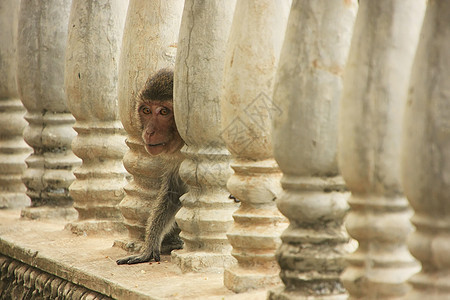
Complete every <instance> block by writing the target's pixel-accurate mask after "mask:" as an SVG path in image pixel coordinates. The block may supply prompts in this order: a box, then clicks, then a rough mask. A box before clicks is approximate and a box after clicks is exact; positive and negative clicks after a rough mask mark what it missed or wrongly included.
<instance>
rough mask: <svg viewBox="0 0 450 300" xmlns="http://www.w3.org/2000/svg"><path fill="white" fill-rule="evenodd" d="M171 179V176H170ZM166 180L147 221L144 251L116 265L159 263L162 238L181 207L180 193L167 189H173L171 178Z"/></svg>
mask: <svg viewBox="0 0 450 300" xmlns="http://www.w3.org/2000/svg"><path fill="white" fill-rule="evenodd" d="M170 177H171V176H170ZM170 177H169V178H166V180H167V182H164V183H163V184H162V188H161V190H160V194H159V196H158V201H157V202H158V203H157V205H156V207H155V210H154V211H153V214H151V216H150V217H149V219H148V221H147V229H146V241H145V245H144V250H143V251H142V253H141V254H139V255H133V256H129V257H126V258H123V259H119V260H117V261H116V262H117V264H118V265H122V264H138V263H143V262H148V261H150V260H151V259H154V260H155V261H160V254H161V242H162V240H163V238H164V236H165V235H166V234H167V233H168V232H170V230H171V229H172V228H173V225H174V224H175V214H176V213H177V212H178V210H179V209H180V207H181V202H180V200H179V197H180V195H181V194H182V193H181V194H180V192H177V191H172V190H170V189H169V187H173V185H172V183H171V182H170V181H171V179H172V178H170Z"/></svg>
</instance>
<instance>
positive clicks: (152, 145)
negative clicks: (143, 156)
mask: <svg viewBox="0 0 450 300" xmlns="http://www.w3.org/2000/svg"><path fill="white" fill-rule="evenodd" d="M165 145H166V143H159V144H147V146H149V147H158V146H165Z"/></svg>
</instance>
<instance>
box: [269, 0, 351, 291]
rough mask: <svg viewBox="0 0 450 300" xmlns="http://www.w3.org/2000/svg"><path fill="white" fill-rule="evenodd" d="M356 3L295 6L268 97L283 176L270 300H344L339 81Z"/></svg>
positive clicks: (320, 1) (303, 1)
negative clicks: (283, 220) (274, 110)
mask: <svg viewBox="0 0 450 300" xmlns="http://www.w3.org/2000/svg"><path fill="white" fill-rule="evenodd" d="M357 7H358V4H357V1H356V0H354V1H348V2H347V3H344V2H341V1H331V2H330V1H328V0H294V2H293V4H292V8H291V13H290V16H289V22H288V26H287V30H286V36H285V40H284V45H283V49H282V51H281V56H280V66H279V69H278V73H277V81H276V84H275V91H274V105H276V106H277V107H278V109H279V110H280V112H281V113H280V114H276V115H275V116H274V122H273V124H274V128H273V144H274V155H275V159H276V160H277V162H278V164H279V166H280V169H281V170H282V171H283V178H282V180H281V184H282V186H283V189H284V193H283V194H282V196H281V197H280V198H279V200H278V202H277V204H278V208H279V209H280V211H281V212H282V213H283V214H284V215H285V216H286V217H287V218H288V219H289V221H290V225H289V227H288V228H287V229H286V230H285V231H284V232H283V234H282V236H281V239H282V241H283V244H282V245H281V247H280V248H279V249H278V252H277V259H278V263H279V265H280V267H281V273H280V277H281V279H282V280H283V282H284V284H285V287H283V288H279V289H276V290H273V291H270V293H269V299H306V298H308V297H311V298H312V297H318V298H319V297H326V299H346V298H347V294H346V291H345V289H344V287H343V285H342V282H341V281H340V279H339V276H340V274H341V272H342V271H343V270H344V267H345V260H344V256H345V255H346V254H348V253H349V252H350V251H351V250H353V248H354V247H352V245H351V244H350V243H349V240H350V239H349V237H348V235H347V232H346V230H345V228H344V216H345V214H346V212H347V210H348V204H347V198H348V196H349V193H348V192H346V191H345V185H344V181H343V179H342V177H340V176H339V171H338V164H337V135H338V131H337V124H338V111H339V101H340V99H341V93H342V76H343V71H344V67H345V63H346V60H347V55H348V51H349V49H350V41H351V36H352V32H353V24H354V21H355V18H356V11H357Z"/></svg>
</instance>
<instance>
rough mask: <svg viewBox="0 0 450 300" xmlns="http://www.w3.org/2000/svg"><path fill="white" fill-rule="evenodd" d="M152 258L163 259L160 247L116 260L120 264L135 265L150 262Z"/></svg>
mask: <svg viewBox="0 0 450 300" xmlns="http://www.w3.org/2000/svg"><path fill="white" fill-rule="evenodd" d="M152 259H155V261H160V260H161V257H160V250H159V249H152V250H150V251H145V252H144V253H142V254H139V255H132V256H128V257H125V258H122V259H118V260H116V263H117V264H118V265H134V264H140V263H144V262H149V261H151V260H152Z"/></svg>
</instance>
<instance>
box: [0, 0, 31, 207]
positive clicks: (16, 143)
mask: <svg viewBox="0 0 450 300" xmlns="http://www.w3.org/2000/svg"><path fill="white" fill-rule="evenodd" d="M19 5H20V1H17V0H4V1H1V2H0V41H2V43H1V44H0V70H1V72H0V208H17V207H25V206H28V205H30V203H31V202H30V198H29V197H28V196H27V195H26V193H25V192H26V190H27V188H26V187H25V185H24V184H23V182H22V175H23V173H24V171H25V169H26V164H25V158H27V157H28V156H29V155H30V152H31V148H30V147H28V145H27V144H26V143H25V141H24V140H23V137H22V132H23V129H24V128H25V126H26V125H27V122H26V121H25V119H24V118H23V117H24V115H25V108H24V107H23V104H22V102H20V99H19V95H18V92H17V85H16V52H17V50H16V47H17V26H18V22H19Z"/></svg>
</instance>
